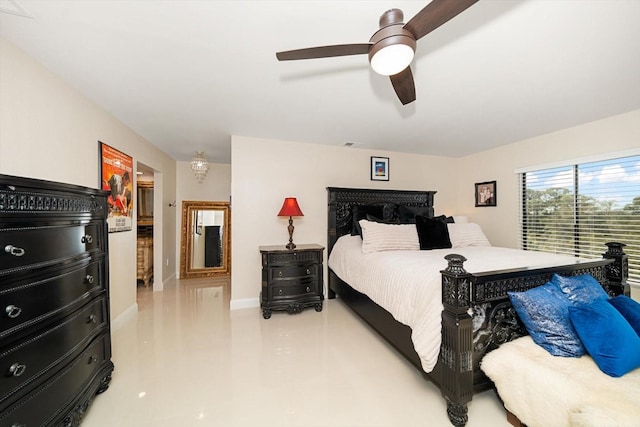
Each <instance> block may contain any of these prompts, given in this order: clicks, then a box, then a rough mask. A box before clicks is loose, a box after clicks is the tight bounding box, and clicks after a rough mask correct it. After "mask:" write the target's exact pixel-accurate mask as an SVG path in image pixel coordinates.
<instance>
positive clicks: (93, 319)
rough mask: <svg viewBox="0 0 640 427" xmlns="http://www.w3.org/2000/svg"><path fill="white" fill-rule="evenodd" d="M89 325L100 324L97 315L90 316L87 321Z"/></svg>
mask: <svg viewBox="0 0 640 427" xmlns="http://www.w3.org/2000/svg"><path fill="white" fill-rule="evenodd" d="M87 323H98V318H97V317H96V315H95V314H90V315H89V318H88V319H87Z"/></svg>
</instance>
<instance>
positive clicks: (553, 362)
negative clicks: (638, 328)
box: [481, 336, 640, 427]
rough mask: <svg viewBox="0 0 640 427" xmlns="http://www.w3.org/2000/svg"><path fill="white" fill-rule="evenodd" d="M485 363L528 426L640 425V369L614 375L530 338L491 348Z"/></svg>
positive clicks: (508, 406) (588, 359) (503, 395)
mask: <svg viewBox="0 0 640 427" xmlns="http://www.w3.org/2000/svg"><path fill="white" fill-rule="evenodd" d="M481 367H482V370H483V371H484V372H485V373H486V374H487V376H488V377H489V378H491V380H492V381H493V382H494V383H495V385H496V388H497V390H498V393H499V394H500V397H501V398H502V400H503V401H504V406H505V407H506V409H508V410H509V411H511V412H512V413H513V414H514V415H516V416H517V417H518V418H519V419H520V421H522V422H523V423H525V424H526V425H527V426H528V427H538V426H540V427H549V426H581V427H584V426H590V427H596V426H597V427H614V426H615V427H638V426H640V368H638V369H636V370H634V371H631V372H629V373H628V374H626V375H624V376H622V377H620V378H612V377H610V376H608V375H606V374H604V373H603V372H602V371H600V369H598V367H597V366H596V364H595V362H594V361H593V359H591V357H589V356H583V357H580V358H572V357H555V356H552V355H550V354H549V353H548V352H547V351H546V350H544V349H543V348H542V347H540V346H538V345H537V344H535V343H534V342H533V340H532V339H531V337H529V336H525V337H522V338H518V339H516V340H514V341H512V342H509V343H506V344H503V345H502V346H501V347H500V348H499V349H497V350H494V351H492V352H490V353H489V354H487V355H486V356H485V357H484V358H483V359H482V364H481Z"/></svg>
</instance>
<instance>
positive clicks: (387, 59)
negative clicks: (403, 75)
mask: <svg viewBox="0 0 640 427" xmlns="http://www.w3.org/2000/svg"><path fill="white" fill-rule="evenodd" d="M414 49H415V48H414V47H412V46H410V45H407V44H404V43H398V44H391V45H387V46H383V47H382V48H380V49H377V50H376V51H374V49H372V52H371V68H373V71H375V72H376V73H378V74H381V75H383V76H393V75H395V74H398V73H399V72H400V71H402V70H404V69H405V68H407V67H408V66H409V64H411V61H413V56H414V53H415V51H414Z"/></svg>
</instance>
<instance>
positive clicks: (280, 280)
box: [259, 244, 324, 319]
mask: <svg viewBox="0 0 640 427" xmlns="http://www.w3.org/2000/svg"><path fill="white" fill-rule="evenodd" d="M259 249H260V253H261V254H262V292H261V293H260V307H262V317H264V318H265V319H268V318H270V317H271V312H272V310H284V311H287V312H289V313H290V314H291V313H299V312H300V311H302V310H303V309H304V308H306V307H314V308H315V309H316V311H322V301H323V299H324V295H323V293H322V292H323V287H324V285H323V280H322V251H323V250H324V247H322V246H320V245H316V244H310V245H298V246H297V247H296V248H295V249H293V250H289V249H287V248H285V247H284V245H282V246H260V248H259Z"/></svg>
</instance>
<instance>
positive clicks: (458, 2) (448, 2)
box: [404, 0, 478, 40]
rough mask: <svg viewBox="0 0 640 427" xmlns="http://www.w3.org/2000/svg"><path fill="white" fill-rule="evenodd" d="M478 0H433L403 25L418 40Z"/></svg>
mask: <svg viewBox="0 0 640 427" xmlns="http://www.w3.org/2000/svg"><path fill="white" fill-rule="evenodd" d="M477 1H478V0H433V1H432V2H431V3H429V4H428V5H426V6H425V7H424V9H422V10H421V11H420V12H418V13H417V14H416V16H414V17H413V18H411V20H410V21H409V22H407V23H406V24H405V26H404V28H405V29H407V30H409V31H410V32H411V33H413V35H414V36H415V37H416V40H418V39H419V38H421V37H424V36H425V35H427V34H429V33H430V32H431V31H433V30H435V29H436V28H438V27H439V26H440V25H442V24H444V23H445V22H447V21H448V20H450V19H451V18H453V17H455V16H456V15H458V14H459V13H460V12H464V11H465V10H466V9H468V8H469V7H471V6H473V4H474V3H476V2H477Z"/></svg>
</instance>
